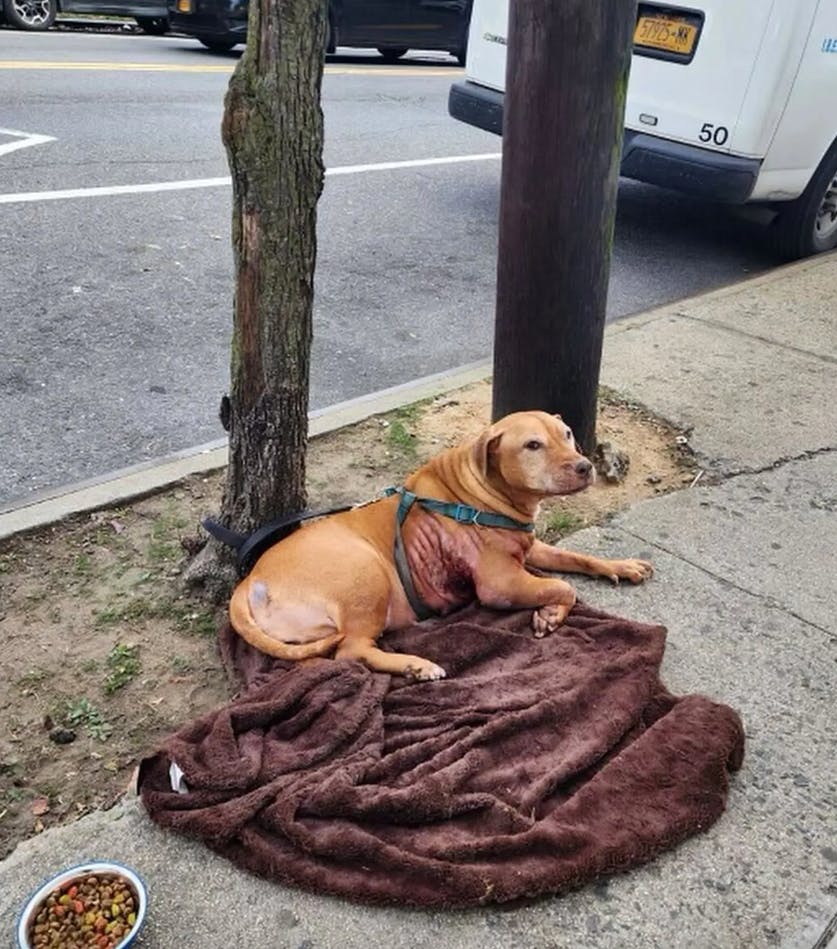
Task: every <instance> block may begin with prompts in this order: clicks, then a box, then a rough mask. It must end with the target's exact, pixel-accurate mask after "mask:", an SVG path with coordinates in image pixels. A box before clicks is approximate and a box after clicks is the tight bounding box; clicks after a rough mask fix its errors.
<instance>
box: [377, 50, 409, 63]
mask: <svg viewBox="0 0 837 949" xmlns="http://www.w3.org/2000/svg"><path fill="white" fill-rule="evenodd" d="M407 49H408V47H406V46H379V47H378V52H379V53H380V54H381V56H383V57H384V62H385V63H396V62H398V60H399V59H401V57H402V56H403V55H404V54H405V53H406V52H407Z"/></svg>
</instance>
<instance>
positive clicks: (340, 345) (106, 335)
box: [0, 30, 775, 505]
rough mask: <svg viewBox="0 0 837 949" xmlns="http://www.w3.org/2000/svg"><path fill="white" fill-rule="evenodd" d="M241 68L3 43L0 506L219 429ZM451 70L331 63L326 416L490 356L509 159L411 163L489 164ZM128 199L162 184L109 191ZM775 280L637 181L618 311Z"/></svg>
mask: <svg viewBox="0 0 837 949" xmlns="http://www.w3.org/2000/svg"><path fill="white" fill-rule="evenodd" d="M235 61H236V54H231V55H228V56H219V55H216V54H212V53H209V52H208V51H205V50H203V49H202V47H200V46H199V45H198V44H197V43H196V42H195V41H193V40H189V39H178V38H172V37H166V38H152V37H145V36H139V35H136V36H134V35H131V36H124V35H114V34H105V35H95V34H68V33H62V32H51V33H47V34H24V33H17V32H14V31H11V30H2V31H0V104H2V111H0V115H2V119H0V126H2V129H0V261H2V274H3V279H2V286H3V295H2V320H0V353H2V356H0V398H1V399H2V406H3V411H2V416H0V418H1V419H2V421H0V457H2V458H3V465H2V466H0V505H2V504H4V503H8V502H9V501H11V500H12V499H19V498H23V497H25V496H27V495H30V494H31V493H32V492H37V491H43V490H44V489H53V488H56V487H59V486H62V485H66V484H70V483H74V482H77V481H79V480H82V479H87V478H91V477H94V476H97V475H101V474H103V473H105V472H109V471H112V470H115V469H118V468H121V467H124V466H126V465H129V464H134V463H136V462H140V461H144V460H148V459H152V458H155V457H158V456H161V455H165V454H169V453H171V452H174V451H177V450H180V449H185V448H189V447H191V446H195V445H199V444H203V443H206V442H209V441H212V440H214V439H218V438H220V437H222V436H223V434H224V433H223V431H222V429H221V427H220V424H219V422H218V420H217V408H218V403H219V399H220V397H221V395H222V394H223V393H224V391H225V390H226V386H227V380H228V363H229V338H230V328H231V320H232V315H231V314H232V291H233V274H232V256H231V251H230V244H229V214H230V189H229V186H228V184H226V183H225V181H224V180H222V181H220V182H212V181H211V180H210V181H209V183H208V184H207V179H226V177H227V175H228V170H227V165H226V159H225V155H224V152H223V148H222V145H221V142H220V136H219V123H220V118H221V111H222V105H223V95H224V91H225V89H226V84H227V82H228V79H229V75H230V72H231V71H232V67H233V66H234V64H235ZM460 75H461V70H459V69H457V68H455V67H454V65H453V61H452V60H450V59H448V58H447V57H446V56H444V55H435V54H434V55H428V56H425V57H421V56H418V55H414V56H411V57H410V58H409V59H408V60H406V61H405V62H404V64H403V65H398V66H394V67H387V66H384V65H383V64H382V63H381V61H380V60H379V59H378V58H377V56H369V55H365V54H363V53H356V54H354V55H352V54H350V53H346V54H345V55H341V56H338V57H332V58H330V60H329V63H328V65H327V69H326V76H325V79H324V85H323V107H324V112H325V121H326V148H325V161H326V166H327V168H329V169H330V171H331V172H335V171H336V172H340V173H332V174H331V175H330V177H328V178H327V181H326V187H325V192H324V195H323V198H322V201H321V206H320V216H319V261H318V275H317V302H316V312H315V330H314V333H315V342H314V352H313V360H312V389H311V403H312V407H313V408H316V407H322V406H325V405H329V404H332V403H334V402H337V401H341V400H344V399H348V398H352V397H354V396H357V395H361V394H363V393H367V392H370V391H374V390H377V389H381V388H384V387H387V386H390V385H394V384H396V383H399V382H403V381H406V380H408V379H413V378H417V377H420V376H424V375H427V374H429V373H433V372H438V371H441V370H445V369H449V368H453V367H456V366H458V365H462V364H464V363H468V362H472V361H474V360H478V359H482V358H485V357H487V356H489V355H490V351H491V346H492V341H493V328H492V319H493V305H494V276H495V254H496V239H497V224H496V221H497V211H498V198H499V172H500V167H499V161H498V160H497V158H496V157H487V158H482V159H480V160H477V161H453V162H451V163H448V164H431V165H427V164H424V165H423V164H415V163H416V162H419V161H421V160H425V159H432V158H451V157H453V158H457V157H461V156H474V155H478V156H479V155H482V156H485V155H488V156H491V155H496V154H497V153H498V152H499V150H500V142H499V140H498V139H497V138H495V137H494V136H491V135H488V134H486V133H482V132H479V131H477V130H475V129H470V128H468V127H466V126H463V125H461V124H460V123H457V122H454V121H453V120H452V119H450V118H449V117H448V115H447V111H446V101H447V92H448V88H449V86H450V83H451V82H452V81H454V80H455V79H456V78H457V77H458V76H460ZM15 132H19V133H26V134H27V135H30V136H31V135H39V136H49V139H48V140H44V141H40V142H36V143H35V144H29V143H31V142H32V141H33V140H32V139H31V138H30V139H26V138H24V137H21V136H20V135H15V134H12V133H15ZM23 142H26V143H27V144H26V147H19V148H17V149H14V150H13V149H12V148H11V147H10V146H11V145H13V144H14V143H23ZM382 162H407V163H411V164H408V165H407V166H405V167H399V168H396V169H376V168H374V167H372V168H369V167H367V166H370V165H372V166H374V165H376V164H379V163H382ZM354 166H361V167H360V168H357V167H354ZM171 182H174V183H178V184H177V187H176V190H161V189H160V188H159V187H158V186H159V184H160V183H171ZM187 182H192V184H191V185H185V184H184V183H187ZM195 182H203V186H200V187H198V186H197V185H196V184H195ZM136 185H149V186H154V187H150V189H149V190H147V191H143V192H139V193H137V192H131V193H122V194H120V193H113V191H112V189H114V188H119V187H123V186H136ZM95 188H98V189H104V190H103V191H100V192H99V193H91V192H90V190H89V189H95ZM68 189H70V190H72V189H79V193H77V194H74V195H73V196H70V197H67V196H64V197H59V198H56V195H55V194H54V192H56V191H66V190H68ZM109 189H111V190H109ZM774 264H775V260H774V259H773V258H771V256H770V255H769V253H768V251H767V250H766V249H765V248H764V247H763V245H762V244H761V243H760V241H759V231H758V228H756V227H755V226H754V225H751V224H749V223H747V222H744V221H740V220H737V219H736V218H735V217H733V216H732V215H731V214H728V213H726V212H723V211H720V210H719V209H717V208H713V207H710V206H707V205H705V204H701V203H698V202H693V201H689V200H686V199H684V198H680V197H677V196H674V195H671V194H667V193H664V192H662V191H658V190H655V189H653V188H650V187H645V186H641V185H637V184H635V183H631V182H623V183H622V186H621V189H620V199H619V211H618V220H617V235H616V241H615V247H614V260H613V268H612V280H611V287H610V302H609V308H608V309H609V318H610V319H615V318H618V317H619V316H623V315H625V314H628V313H633V312H636V311H638V310H643V309H645V308H648V307H650V306H654V305H657V304H661V303H664V302H667V301H670V300H673V299H677V298H680V297H683V296H686V295H689V294H693V293H695V292H698V291H700V290H703V289H709V288H711V287H714V286H718V285H721V284H725V283H730V282H733V281H736V280H738V279H740V278H742V277H744V276H746V275H749V274H752V273H754V272H756V271H759V270H763V269H766V268H768V267H770V266H773V265H774Z"/></svg>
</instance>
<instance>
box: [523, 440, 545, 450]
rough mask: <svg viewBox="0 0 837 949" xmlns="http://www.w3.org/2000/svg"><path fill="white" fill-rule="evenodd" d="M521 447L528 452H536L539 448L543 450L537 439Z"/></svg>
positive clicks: (541, 443)
mask: <svg viewBox="0 0 837 949" xmlns="http://www.w3.org/2000/svg"><path fill="white" fill-rule="evenodd" d="M523 447H524V448H528V449H529V451H537V450H538V449H539V448H543V442H539V441H538V440H537V438H533V439H532V440H531V441H528V442H526V444H525V445H524V446H523Z"/></svg>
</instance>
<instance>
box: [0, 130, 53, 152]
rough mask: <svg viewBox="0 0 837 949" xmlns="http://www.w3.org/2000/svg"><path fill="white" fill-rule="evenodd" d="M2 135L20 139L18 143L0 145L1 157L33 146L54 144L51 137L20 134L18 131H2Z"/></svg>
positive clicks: (29, 133)
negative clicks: (47, 143) (46, 143)
mask: <svg viewBox="0 0 837 949" xmlns="http://www.w3.org/2000/svg"><path fill="white" fill-rule="evenodd" d="M0 135H11V136H12V137H13V138H17V139H20V141H17V142H6V143H5V144H3V145H0V155H8V154H9V152H16V151H17V150H18V149H20V148H29V147H31V146H32V145H43V144H44V143H45V142H54V141H55V139H54V138H53V137H52V136H51V135H36V134H35V133H34V132H18V131H17V129H0Z"/></svg>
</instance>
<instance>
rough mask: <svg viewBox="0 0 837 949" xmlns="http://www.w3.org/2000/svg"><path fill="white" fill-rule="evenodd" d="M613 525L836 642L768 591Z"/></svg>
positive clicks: (832, 633) (835, 636)
mask: <svg viewBox="0 0 837 949" xmlns="http://www.w3.org/2000/svg"><path fill="white" fill-rule="evenodd" d="M610 526H611V527H615V528H616V529H617V530H620V531H622V533H624V534H627V535H628V536H629V537H634V538H635V539H636V540H638V541H640V542H641V543H643V544H648V546H650V547H653V548H655V549H656V550H661V551H662V552H663V553H665V554H668V556H669V557H673V558H674V559H675V560H679V561H680V562H681V563H685V564H688V565H689V566H690V567H694V569H695V570H699V571H700V572H701V573H702V574H704V576H707V577H710V578H711V579H713V580H716V581H717V582H718V583H720V584H721V585H722V586H724V587H727V588H728V589H731V590H735V591H736V592H738V593H745V594H746V595H747V596H750V597H752V598H753V599H755V600H758V601H759V602H760V603H763V604H764V605H765V606H767V607H768V608H770V609H776V610H779V611H780V612H782V613H785V614H787V615H788V616H792V617H793V618H794V619H796V620H799V622H800V623H804V624H805V625H806V626H809V627H810V628H811V629H815V630H817V631H818V632H820V633H824V634H825V635H826V636H828V637H829V639H830V640H832V641H834V642H837V632H836V631H835V630H833V629H828V628H827V627H825V626H820V625H819V623H815V622H814V621H813V620H810V619H808V618H807V617H805V616H802V615H800V614H799V613H797V612H796V611H795V610H792V609H790V607H788V606H785V605H784V604H783V603H781V602H780V601H779V600H776V599H775V598H774V597H772V596H771V595H770V594H768V593H757V592H755V591H754V590H749V589H747V587H743V586H741V585H740V584H738V583H735V582H734V581H732V580H730V579H729V577H726V576H723V575H721V574H718V573H714V572H713V571H712V570H710V569H709V568H708V567H704V566H703V565H702V564H699V563H697V562H695V561H694V560H690V559H689V558H688V557H684V556H683V555H682V554H679V553H676V552H675V551H674V550H671V549H670V548H669V547H666V546H665V545H663V544H661V543H659V542H658V541H655V540H651V539H650V538H648V537H643V536H642V534H638V533H637V532H636V531H632V530H629V529H628V528H627V527H623V526H622V525H621V524H618V523H615V524H612V525H610Z"/></svg>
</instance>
